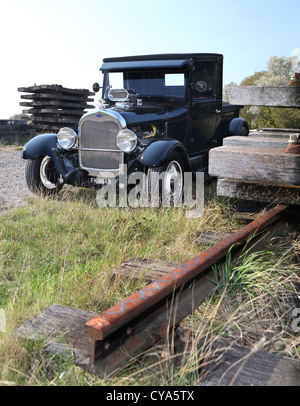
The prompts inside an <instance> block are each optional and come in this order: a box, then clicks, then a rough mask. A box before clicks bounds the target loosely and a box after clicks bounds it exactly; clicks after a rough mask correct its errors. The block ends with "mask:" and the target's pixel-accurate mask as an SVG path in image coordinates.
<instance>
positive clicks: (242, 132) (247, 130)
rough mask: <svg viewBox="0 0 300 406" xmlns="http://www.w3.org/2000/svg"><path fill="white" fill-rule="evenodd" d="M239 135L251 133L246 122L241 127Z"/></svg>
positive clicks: (243, 135)
mask: <svg viewBox="0 0 300 406" xmlns="http://www.w3.org/2000/svg"><path fill="white" fill-rule="evenodd" d="M239 135H241V136H242V137H247V136H248V135H249V129H248V127H247V125H246V124H243V125H242V126H241V128H240V131H239Z"/></svg>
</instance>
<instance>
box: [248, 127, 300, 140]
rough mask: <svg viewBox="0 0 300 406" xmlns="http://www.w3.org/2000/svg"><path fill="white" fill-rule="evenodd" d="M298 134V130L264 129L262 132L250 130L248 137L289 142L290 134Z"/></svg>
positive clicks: (299, 130)
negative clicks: (279, 139)
mask: <svg viewBox="0 0 300 406" xmlns="http://www.w3.org/2000/svg"><path fill="white" fill-rule="evenodd" d="M299 132H300V129H299V128H298V129H297V128H264V129H262V130H251V131H250V132H249V137H255V138H275V139H276V138H282V139H287V140H289V138H290V135H291V134H297V133H299Z"/></svg>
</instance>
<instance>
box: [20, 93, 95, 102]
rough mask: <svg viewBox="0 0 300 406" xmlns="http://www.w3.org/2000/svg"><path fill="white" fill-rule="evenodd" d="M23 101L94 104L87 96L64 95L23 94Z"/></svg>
mask: <svg viewBox="0 0 300 406" xmlns="http://www.w3.org/2000/svg"><path fill="white" fill-rule="evenodd" d="M21 99H23V100H49V99H50V100H57V99H59V100H65V101H69V102H78V101H84V102H88V103H89V102H90V103H93V102H94V100H93V99H91V98H88V97H87V96H85V95H80V94H78V95H75V96H73V95H72V96H70V95H64V94H62V93H33V94H22V95H21Z"/></svg>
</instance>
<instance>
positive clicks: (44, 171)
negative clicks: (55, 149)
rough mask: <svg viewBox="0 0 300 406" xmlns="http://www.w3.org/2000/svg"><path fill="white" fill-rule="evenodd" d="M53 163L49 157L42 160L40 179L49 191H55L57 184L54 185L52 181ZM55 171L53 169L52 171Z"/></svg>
mask: <svg viewBox="0 0 300 406" xmlns="http://www.w3.org/2000/svg"><path fill="white" fill-rule="evenodd" d="M51 164H52V161H51V158H50V157H49V156H45V158H44V159H43V160H42V163H41V166H40V178H41V181H42V184H43V185H44V186H45V188H47V189H55V188H56V184H55V183H52V182H51V181H50V178H51V166H53V165H51ZM52 171H53V169H52Z"/></svg>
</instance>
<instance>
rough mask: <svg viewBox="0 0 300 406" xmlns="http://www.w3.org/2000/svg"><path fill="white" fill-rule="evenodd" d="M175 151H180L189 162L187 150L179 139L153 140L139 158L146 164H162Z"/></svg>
mask: <svg viewBox="0 0 300 406" xmlns="http://www.w3.org/2000/svg"><path fill="white" fill-rule="evenodd" d="M173 151H177V152H180V153H181V154H182V156H183V159H184V161H185V162H186V163H187V162H188V156H187V152H186V150H185V148H184V146H183V144H182V143H181V142H180V141H178V140H171V139H170V140H158V141H153V142H152V143H151V144H149V145H148V147H147V148H146V149H145V150H144V151H143V152H142V153H141V155H140V156H139V157H138V158H137V160H138V161H139V162H140V163H141V164H142V165H144V166H147V167H155V166H161V165H162V164H163V163H164V162H165V161H166V160H167V159H168V157H169V156H170V154H171V153H172V152H173Z"/></svg>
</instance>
